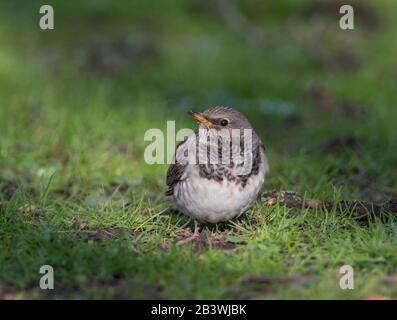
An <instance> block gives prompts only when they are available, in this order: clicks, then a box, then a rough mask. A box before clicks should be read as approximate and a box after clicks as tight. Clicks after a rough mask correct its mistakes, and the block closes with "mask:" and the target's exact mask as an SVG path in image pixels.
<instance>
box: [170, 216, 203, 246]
mask: <svg viewBox="0 0 397 320" xmlns="http://www.w3.org/2000/svg"><path fill="white" fill-rule="evenodd" d="M199 238H200V227H199V226H198V223H197V221H196V220H194V232H193V234H192V235H191V236H190V237H186V238H184V239H181V240H179V241H177V242H176V245H177V246H182V245H184V244H186V243H189V242H193V241H194V240H196V239H199Z"/></svg>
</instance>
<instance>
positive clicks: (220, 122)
mask: <svg viewBox="0 0 397 320" xmlns="http://www.w3.org/2000/svg"><path fill="white" fill-rule="evenodd" d="M219 124H220V125H221V126H222V127H226V126H227V125H228V124H229V121H227V120H226V119H222V120H221V121H219Z"/></svg>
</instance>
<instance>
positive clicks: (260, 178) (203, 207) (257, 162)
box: [166, 106, 268, 223]
mask: <svg viewBox="0 0 397 320" xmlns="http://www.w3.org/2000/svg"><path fill="white" fill-rule="evenodd" d="M200 115H202V116H203V117H205V119H208V120H209V121H211V124H210V125H208V124H207V125H203V124H202V123H200V125H199V129H202V130H198V131H196V132H195V133H194V134H191V135H190V136H188V137H187V138H186V139H185V141H183V142H182V143H180V144H179V145H178V146H177V149H176V153H175V157H174V160H175V163H174V164H171V165H170V167H169V169H168V172H167V185H168V186H169V187H170V189H169V191H167V193H166V194H167V195H172V196H173V198H174V201H175V204H176V207H177V208H178V209H179V210H180V211H182V212H183V213H185V214H186V215H188V216H191V217H192V218H194V219H197V220H201V221H208V222H212V223H216V222H220V221H227V220H230V219H233V218H235V217H238V216H240V215H241V214H242V213H243V212H244V211H246V210H247V209H248V208H249V207H250V206H251V205H252V204H253V203H254V202H255V200H256V197H257V195H258V194H259V192H260V190H261V188H262V185H263V182H264V179H265V175H266V172H267V171H268V163H267V158H266V156H265V153H264V146H263V143H262V142H261V140H260V139H259V137H258V136H257V135H256V133H255V131H254V130H253V129H252V127H251V124H250V123H249V122H248V120H247V119H246V118H245V117H244V116H243V115H242V114H241V113H239V112H238V111H236V110H234V109H232V108H229V107H222V106H221V107H214V108H210V109H208V110H206V111H204V112H203V113H201V114H200ZM224 119H226V120H227V122H228V124H227V125H226V126H221V125H220V123H221V121H222V120H224ZM221 129H228V130H229V131H230V130H233V129H234V130H235V129H239V130H240V132H241V134H240V139H241V140H239V145H240V148H241V149H231V152H230V163H227V164H224V163H222V141H223V140H222V136H221V134H220V132H221V131H220V130H221ZM243 129H250V130H252V151H251V149H249V150H245V149H244V139H243ZM211 137H212V138H214V140H212V142H211V141H210V138H211ZM200 138H205V140H204V141H208V142H206V143H204V144H203V145H202V146H200V147H201V148H203V149H202V150H200V149H199V148H198V149H197V154H195V155H193V156H192V155H190V158H189V159H190V161H187V162H186V163H182V161H178V159H179V158H178V156H177V155H178V153H184V152H185V150H190V149H189V148H190V147H193V146H196V147H198V139H200ZM232 139H233V138H232ZM214 141H216V143H217V144H216V148H217V150H218V152H217V154H216V156H217V157H219V160H218V163H216V162H215V163H211V160H213V159H212V157H215V155H214V154H210V152H209V151H208V150H209V147H210V145H211V143H213V142H214ZM226 142H227V143H230V146H231V145H232V141H226ZM200 151H201V152H202V153H204V154H205V153H207V156H208V159H210V163H204V164H203V163H197V162H198V161H197V160H198V158H197V155H198V153H199V152H200ZM239 152H240V156H247V158H246V161H249V163H248V162H244V163H246V164H247V163H248V164H249V166H248V167H247V168H249V171H248V172H243V174H241V172H242V171H241V166H242V165H243V164H244V163H242V162H237V160H236V159H238V157H237V153H239ZM192 158H194V160H196V163H195V162H194V161H192Z"/></svg>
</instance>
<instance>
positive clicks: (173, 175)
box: [165, 140, 186, 196]
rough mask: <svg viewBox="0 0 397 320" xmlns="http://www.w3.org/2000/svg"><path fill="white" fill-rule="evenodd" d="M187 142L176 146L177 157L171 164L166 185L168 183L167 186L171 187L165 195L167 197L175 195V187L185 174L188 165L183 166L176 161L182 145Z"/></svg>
mask: <svg viewBox="0 0 397 320" xmlns="http://www.w3.org/2000/svg"><path fill="white" fill-rule="evenodd" d="M185 141H186V140H184V141H182V142H180V143H179V144H178V145H177V146H176V148H175V149H176V150H175V155H174V160H175V163H172V164H170V166H169V168H168V171H167V179H166V183H167V186H168V187H169V189H168V190H167V191H166V193H165V195H166V196H172V195H173V194H174V187H175V185H176V184H177V183H178V182H179V181H180V180H181V177H182V175H183V173H184V172H185V168H186V165H184V164H181V163H179V162H177V161H176V151H177V150H178V148H179V147H180V146H181V145H182V144H184V143H185Z"/></svg>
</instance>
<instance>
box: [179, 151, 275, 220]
mask: <svg viewBox="0 0 397 320" xmlns="http://www.w3.org/2000/svg"><path fill="white" fill-rule="evenodd" d="M261 156H262V161H261V164H260V166H261V167H260V170H259V172H258V174H257V175H252V176H251V177H250V178H249V179H248V180H247V184H246V185H245V187H244V188H243V187H242V186H241V184H236V183H235V181H228V180H227V179H223V181H221V182H218V181H216V180H213V179H211V180H210V179H207V178H205V177H201V176H200V174H199V169H198V167H197V166H196V165H188V166H187V167H186V170H185V172H184V174H183V176H182V179H181V180H180V181H179V182H178V183H177V185H176V186H175V188H174V198H175V202H176V205H177V207H178V209H179V210H181V211H182V212H184V213H185V214H187V215H189V216H191V217H192V218H195V219H198V220H204V221H208V222H212V223H215V222H220V221H227V220H229V219H232V218H234V217H238V216H239V215H240V214H242V213H243V212H244V211H246V210H247V209H248V208H249V207H250V206H251V205H252V204H253V203H254V201H255V200H256V197H257V196H258V193H259V191H260V190H261V188H262V185H263V182H264V178H265V174H266V172H267V170H268V164H267V159H266V157H265V155H264V154H262V155H261Z"/></svg>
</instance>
